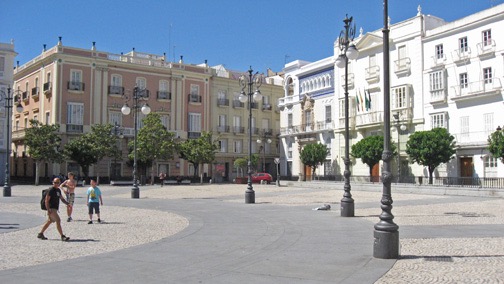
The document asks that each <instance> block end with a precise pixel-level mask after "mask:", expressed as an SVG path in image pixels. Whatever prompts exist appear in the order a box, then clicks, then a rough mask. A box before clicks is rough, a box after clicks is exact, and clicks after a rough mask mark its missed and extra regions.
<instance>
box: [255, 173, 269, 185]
mask: <svg viewBox="0 0 504 284" xmlns="http://www.w3.org/2000/svg"><path fill="white" fill-rule="evenodd" d="M263 180H264V181H266V183H267V184H270V183H271V182H272V181H273V177H272V176H271V175H270V174H268V173H255V174H253V175H252V183H261V181H263Z"/></svg>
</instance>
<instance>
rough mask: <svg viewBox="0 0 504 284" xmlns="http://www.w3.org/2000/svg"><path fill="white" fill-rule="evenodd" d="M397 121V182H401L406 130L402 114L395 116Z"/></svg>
mask: <svg viewBox="0 0 504 284" xmlns="http://www.w3.org/2000/svg"><path fill="white" fill-rule="evenodd" d="M394 119H395V121H396V126H395V129H396V131H397V182H398V183H400V182H401V131H405V130H406V128H407V127H406V125H404V124H401V125H399V124H400V122H401V121H400V119H401V114H400V113H399V112H397V113H395V114H394Z"/></svg>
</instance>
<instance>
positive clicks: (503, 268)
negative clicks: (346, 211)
mask: <svg viewBox="0 0 504 284" xmlns="http://www.w3.org/2000/svg"><path fill="white" fill-rule="evenodd" d="M44 188H46V186H45V185H44V186H42V185H41V186H25V185H19V186H17V185H16V186H13V187H12V196H11V197H0V240H1V241H0V251H1V254H0V283H41V282H43V283H47V282H49V283H56V282H60V281H65V282H69V283H140V282H141V283H504V235H503V233H504V218H503V217H504V212H503V210H502V208H503V206H504V198H501V197H495V196H496V194H492V193H491V192H490V193H487V194H484V192H482V191H481V190H480V189H473V190H474V194H471V193H470V192H469V193H467V191H464V195H460V194H457V190H456V189H453V190H451V191H450V192H442V193H439V191H438V192H437V194H433V191H432V190H429V189H428V188H426V187H424V188H421V187H417V188H414V189H413V190H412V189H411V188H410V189H408V190H401V187H400V186H396V185H393V187H392V197H393V200H394V203H393V206H394V207H393V209H392V213H393V214H394V216H395V219H394V221H395V223H396V224H398V225H399V237H400V257H399V259H397V260H395V259H393V260H383V259H376V258H373V241H374V240H373V230H374V228H373V226H374V224H376V223H377V222H378V221H379V219H378V216H379V214H380V213H381V209H380V199H381V190H382V185H381V184H375V185H366V186H361V185H359V184H353V185H352V195H353V198H354V200H355V215H356V216H355V217H346V218H345V217H340V210H339V208H340V204H339V203H340V200H341V198H342V196H343V184H342V183H331V184H329V183H316V182H313V183H309V182H307V183H283V185H282V186H281V187H277V186H275V185H255V184H254V190H255V198H256V203H255V204H245V202H244V201H245V190H246V185H235V184H204V185H199V184H196V185H195V184H192V185H172V186H168V185H165V186H164V187H160V186H159V185H147V186H142V187H141V188H140V199H131V194H130V187H127V186H109V185H102V186H100V188H101V189H102V192H103V201H104V205H103V206H102V207H101V211H102V212H101V218H102V220H103V221H104V222H102V223H101V224H98V223H96V222H95V223H94V224H89V225H88V224H87V221H88V218H89V217H88V215H87V208H86V206H85V199H84V197H85V188H82V187H80V188H78V189H77V194H76V204H75V208H74V214H73V219H74V221H73V222H65V220H66V218H65V217H66V212H65V210H64V209H65V208H64V206H61V207H60V216H62V220H63V222H62V226H63V231H64V233H65V235H67V236H69V237H70V238H71V240H70V242H61V241H60V240H59V235H58V234H57V232H56V228H55V226H54V225H51V227H49V229H48V230H47V231H46V236H47V237H48V238H49V240H45V241H43V240H39V239H37V238H36V235H37V233H38V232H39V231H40V227H41V225H42V224H43V222H44V220H45V216H44V213H45V212H44V211H41V210H40V205H39V201H40V195H41V191H42V189H44ZM471 195H474V196H471ZM492 195H493V196H494V197H490V196H492ZM497 196H499V195H498V194H497ZM324 204H329V205H331V210H328V211H321V210H313V209H315V208H317V207H320V206H323V205H324Z"/></svg>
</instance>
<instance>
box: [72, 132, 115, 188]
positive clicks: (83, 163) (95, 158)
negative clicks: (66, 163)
mask: <svg viewBox="0 0 504 284" xmlns="http://www.w3.org/2000/svg"><path fill="white" fill-rule="evenodd" d="M112 128H113V126H112V125H111V124H96V125H93V126H91V132H89V133H86V134H84V135H82V136H80V137H79V138H76V139H73V140H71V141H70V142H68V143H67V144H66V145H65V149H64V153H65V156H66V157H67V158H68V159H70V160H73V161H75V162H76V163H77V164H79V166H80V167H81V168H82V173H83V174H84V177H85V178H86V179H87V178H88V176H89V167H90V166H92V165H94V164H96V163H98V162H99V161H101V160H102V159H103V158H105V157H116V158H117V157H119V156H120V151H119V149H118V148H117V146H116V145H117V139H118V138H117V136H115V135H112V134H111V133H112Z"/></svg>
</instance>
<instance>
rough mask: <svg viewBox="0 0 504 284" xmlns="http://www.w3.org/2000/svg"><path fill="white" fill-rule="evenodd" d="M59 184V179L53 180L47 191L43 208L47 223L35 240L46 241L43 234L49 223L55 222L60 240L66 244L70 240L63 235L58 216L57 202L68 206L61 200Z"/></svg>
mask: <svg viewBox="0 0 504 284" xmlns="http://www.w3.org/2000/svg"><path fill="white" fill-rule="evenodd" d="M60 183H61V180H60V179H59V178H54V180H53V185H52V186H51V187H50V188H49V189H48V192H47V194H46V197H45V207H46V208H47V221H46V222H45V224H44V225H43V226H42V230H41V231H40V233H39V234H38V236H37V238H39V239H41V240H47V238H46V237H45V236H44V232H45V231H46V230H47V228H49V225H51V223H55V222H56V229H57V230H58V233H59V234H60V236H61V240H62V241H64V242H67V241H68V240H70V238H69V237H67V236H65V235H63V230H62V229H61V219H60V217H59V215H58V209H59V202H60V200H61V201H62V202H63V203H65V204H66V205H67V206H68V204H69V203H68V202H67V201H66V200H65V199H64V198H63V195H61V190H60V188H59V185H60Z"/></svg>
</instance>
